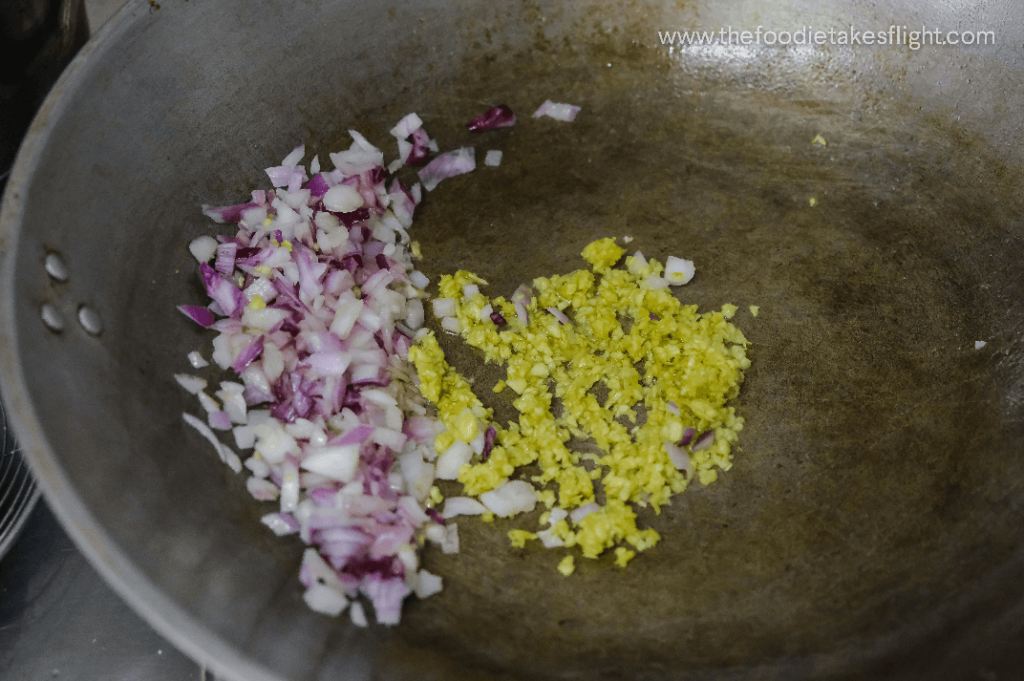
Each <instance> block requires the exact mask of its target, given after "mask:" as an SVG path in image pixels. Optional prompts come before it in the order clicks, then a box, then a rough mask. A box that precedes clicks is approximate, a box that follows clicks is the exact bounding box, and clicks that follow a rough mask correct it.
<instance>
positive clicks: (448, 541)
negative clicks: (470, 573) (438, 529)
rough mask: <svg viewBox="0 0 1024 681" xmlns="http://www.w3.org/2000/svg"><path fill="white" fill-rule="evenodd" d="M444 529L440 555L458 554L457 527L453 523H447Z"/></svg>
mask: <svg viewBox="0 0 1024 681" xmlns="http://www.w3.org/2000/svg"><path fill="white" fill-rule="evenodd" d="M443 529H444V540H443V541H442V542H441V553H447V554H452V553H458V552H459V527H458V525H456V524H455V523H449V524H448V526H447V527H445V528H443Z"/></svg>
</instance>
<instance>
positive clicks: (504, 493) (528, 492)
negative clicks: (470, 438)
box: [453, 445, 537, 518]
mask: <svg viewBox="0 0 1024 681" xmlns="http://www.w3.org/2000/svg"><path fill="white" fill-rule="evenodd" d="M453 446H454V445H453ZM480 501H481V502H483V504H484V506H486V507H487V508H488V510H490V511H491V512H492V513H494V515H496V516H498V517H500V518H507V517H509V516H513V515H516V514H517V513H526V512H529V511H532V510H533V508H534V506H536V505H537V490H535V489H534V488H533V485H531V484H530V483H528V482H526V481H524V480H509V481H508V482H505V483H504V484H502V485H501V486H500V487H498V488H497V489H493V490H491V491H490V492H485V493H484V494H481V495H480Z"/></svg>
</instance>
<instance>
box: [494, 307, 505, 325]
mask: <svg viewBox="0 0 1024 681" xmlns="http://www.w3.org/2000/svg"><path fill="white" fill-rule="evenodd" d="M491 321H492V322H494V323H495V324H497V325H498V326H501V325H502V324H508V321H507V320H506V319H505V316H504V315H503V314H501V313H500V312H497V311H495V312H492V313H491Z"/></svg>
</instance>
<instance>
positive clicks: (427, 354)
mask: <svg viewBox="0 0 1024 681" xmlns="http://www.w3.org/2000/svg"><path fill="white" fill-rule="evenodd" d="M624 252H625V251H623V249H622V248H620V247H619V246H618V245H616V244H615V242H614V240H612V239H601V240H599V241H595V242H594V243H591V244H590V245H588V246H587V247H586V248H585V249H584V250H583V254H582V255H583V257H584V259H586V260H587V262H589V263H590V265H591V269H589V270H588V269H581V270H577V271H575V272H571V273H569V274H564V275H554V276H552V277H540V278H538V279H535V280H534V281H533V293H532V296H531V297H530V298H529V299H528V301H522V300H521V301H520V302H521V304H523V306H524V308H525V311H526V314H527V317H528V319H527V323H525V324H524V323H523V322H522V321H521V320H520V319H519V316H518V315H517V312H516V307H515V305H514V303H513V302H512V301H511V300H507V299H505V298H504V297H497V298H488V297H487V296H486V295H484V294H483V293H482V292H480V291H479V288H480V287H481V286H486V282H485V281H484V280H483V279H481V278H480V277H478V276H477V275H476V274H473V273H471V272H467V271H465V270H462V271H459V272H456V273H455V274H453V275H445V276H443V277H441V280H440V285H439V286H440V296H441V297H442V298H450V299H452V300H454V301H455V303H456V305H455V308H456V311H455V316H456V318H457V319H458V321H459V329H460V335H461V336H462V338H463V339H464V340H465V341H466V342H467V343H469V344H470V345H471V346H473V347H475V348H478V349H480V350H481V351H482V352H483V354H484V357H485V359H486V361H487V362H491V363H497V364H501V365H504V366H505V368H506V376H505V379H504V380H503V381H501V382H499V384H498V385H497V386H495V388H494V390H495V392H499V391H501V392H502V394H503V395H505V396H507V397H508V398H509V399H511V400H512V404H513V406H515V408H516V409H517V410H518V411H519V418H518V422H515V423H509V424H507V426H506V427H502V426H501V425H500V424H496V423H495V424H491V420H492V411H491V410H490V409H487V408H485V407H484V406H483V404H482V403H481V402H480V400H479V399H477V397H476V396H475V395H474V394H473V391H472V389H471V388H470V385H469V383H468V382H467V381H466V380H465V379H464V378H462V377H461V376H460V375H459V373H458V372H457V371H456V370H455V369H454V368H452V367H451V366H450V365H449V364H448V363H447V361H446V360H445V357H444V353H443V351H442V350H441V348H440V346H439V345H438V342H437V338H436V337H435V335H434V334H433V332H428V333H427V334H425V335H424V336H423V337H422V338H421V339H420V340H419V341H418V342H417V344H416V345H415V346H413V348H411V349H410V351H409V359H410V360H411V361H412V362H413V363H414V364H415V366H416V370H417V372H418V374H419V379H420V390H421V392H422V394H423V396H424V397H425V398H427V399H428V400H429V401H430V402H431V403H433V404H434V405H435V406H436V407H437V411H438V416H439V418H440V420H441V422H442V423H443V424H444V426H445V429H446V430H445V431H444V432H442V433H441V434H440V435H438V436H437V438H436V439H435V442H434V446H435V449H436V451H437V453H438V454H439V455H440V454H443V453H444V452H445V451H446V450H447V449H448V448H449V447H451V446H452V445H453V444H454V443H455V442H456V441H457V440H461V441H463V442H470V441H472V440H473V439H474V438H478V437H482V433H483V430H485V429H486V428H487V427H488V426H489V425H494V426H495V427H496V429H497V437H496V441H495V445H494V447H493V448H492V449H491V451H490V454H489V457H488V458H487V460H486V461H482V460H481V458H480V457H479V456H474V457H473V459H472V460H471V461H470V463H467V464H464V465H463V466H462V467H461V468H460V469H459V474H458V481H459V482H460V483H462V485H463V487H464V493H465V494H466V495H468V496H474V497H479V496H480V495H482V494H485V493H487V492H489V491H491V490H494V489H495V488H497V487H499V486H500V485H502V484H503V483H505V482H506V481H508V480H509V479H510V478H511V477H512V476H514V475H516V473H517V470H519V469H521V468H523V467H526V466H531V465H532V466H535V467H536V469H538V470H539V473H538V474H536V475H532V476H530V477H529V478H528V479H529V481H530V482H532V483H533V485H534V486H535V487H536V488H537V490H538V500H539V501H541V502H543V503H545V505H546V506H547V507H548V508H549V509H556V510H557V509H562V511H565V512H567V511H572V510H573V509H576V508H579V507H581V506H584V505H586V504H590V503H592V502H595V501H597V500H598V499H599V497H601V499H600V500H601V502H602V503H601V506H599V507H598V508H597V510H594V511H592V512H591V513H589V514H587V515H585V516H583V517H582V518H581V519H580V520H579V522H571V520H570V519H569V518H565V517H564V513H563V514H562V515H561V516H560V519H559V520H558V522H555V523H554V524H553V525H551V526H550V527H548V526H547V524H548V522H549V514H548V513H545V514H544V515H543V516H542V517H541V523H540V527H538V528H537V530H544V534H545V535H547V539H548V540H549V541H548V542H545V543H546V544H550V543H555V544H558V545H561V546H564V547H566V548H569V549H572V548H573V547H578V549H579V551H580V553H581V554H582V555H583V557H585V558H597V557H598V556H600V555H601V554H602V553H604V552H605V551H607V550H608V549H611V548H613V547H614V549H615V550H614V553H615V557H616V558H615V562H616V564H617V565H619V566H621V567H625V566H626V564H627V563H628V562H629V561H630V560H631V559H632V558H633V557H634V556H635V554H636V552H640V551H645V550H647V549H649V548H651V547H652V546H654V545H655V544H656V543H657V542H658V540H659V539H660V537H659V535H658V533H657V532H656V531H655V530H654V529H651V528H646V529H641V528H639V527H637V524H636V517H637V516H636V511H635V510H634V507H636V506H651V507H652V508H653V509H654V510H655V512H657V513H660V512H661V507H662V506H664V505H665V504H668V503H669V502H670V498H671V497H672V496H673V495H674V494H677V493H679V492H682V491H683V490H684V489H686V487H687V485H688V484H689V483H690V481H691V480H692V478H693V477H697V478H699V480H700V482H701V483H702V484H704V485H708V484H710V483H712V482H714V481H715V480H716V479H717V475H718V473H717V471H718V470H728V469H729V468H730V467H731V465H732V464H731V454H730V452H731V446H732V443H733V442H735V441H736V439H737V434H738V433H739V431H740V430H741V429H742V428H743V419H742V418H741V417H739V416H737V415H736V412H735V408H734V407H732V406H728V402H729V401H730V400H731V399H733V398H735V397H736V396H737V395H738V394H739V389H740V384H741V383H742V381H743V371H744V370H745V369H746V368H747V367H749V366H750V361H749V360H748V359H747V356H746V347H747V345H748V343H747V340H746V338H745V337H744V336H743V333H742V332H741V331H740V330H739V329H738V328H737V327H735V326H733V325H732V324H731V323H730V321H729V320H730V319H731V318H732V317H733V316H734V315H735V313H736V310H737V308H736V306H735V305H730V304H726V305H723V306H722V309H721V310H720V311H717V312H707V313H704V314H700V313H698V312H697V306H696V305H683V304H682V303H681V302H680V301H679V300H678V299H677V298H676V297H675V296H674V295H673V294H672V293H671V291H670V289H668V288H666V286H665V284H664V282H665V281H666V280H665V279H663V278H661V276H660V275H661V273H662V272H663V270H664V268H663V267H662V265H661V264H660V263H658V262H657V261H656V260H653V259H652V260H646V259H644V258H643V256H642V255H640V254H637V255H636V256H627V257H626V258H625V265H626V269H616V268H614V265H615V264H616V263H617V262H618V261H619V260H620V259H621V258H622V255H623V254H624ZM467 287H470V288H469V289H468V293H469V294H470V295H468V296H467V295H466V293H467ZM488 305H490V306H491V310H493V311H496V312H500V313H501V315H502V316H503V317H504V318H505V320H506V323H505V324H502V325H500V326H499V325H496V324H495V323H494V321H492V320H491V318H490V316H489V315H488V314H487V310H485V308H486V307H487V306H488ZM549 308H551V309H557V310H558V311H560V312H561V313H562V314H564V315H565V316H566V317H567V318H569V320H570V322H569V323H568V324H565V323H561V322H560V321H559V319H558V318H557V317H556V316H555V315H554V314H552V313H551V312H549V311H548V309H549ZM596 387H601V388H602V390H600V391H595V390H594V389H595V388H596ZM596 392H601V393H604V394H606V397H605V398H604V400H603V402H602V401H601V400H599V399H598V397H597V394H595V393H596ZM556 400H557V401H558V403H560V405H561V408H560V410H556V412H553V411H552V404H553V403H554V402H555V401H556ZM554 413H559V416H558V417H556V416H554ZM688 428H693V429H694V431H695V432H696V434H697V435H698V437H693V438H692V441H691V442H690V443H689V445H688V446H685V447H682V446H680V447H679V449H680V450H683V451H684V452H685V453H686V454H687V455H688V457H689V464H688V467H689V472H686V470H685V469H686V466H685V465H684V466H683V469H679V468H677V467H676V465H674V464H673V463H672V460H671V459H670V457H669V452H668V449H667V447H666V443H672V444H675V445H678V444H679V443H680V441H681V440H682V439H683V438H684V433H685V432H686V431H687V429H688ZM708 431H714V433H713V439H712V441H711V444H710V446H706V445H707V439H708V436H705V437H700V436H701V435H702V434H706V433H708ZM572 437H576V438H579V439H584V440H590V441H592V442H594V443H596V445H597V446H598V447H599V448H600V450H601V452H602V453H601V454H593V453H580V452H576V451H573V450H572V449H570V448H569V446H568V444H567V443H568V442H569V441H570V439H571V438H572ZM698 442H701V443H702V446H701V447H698V448H697V449H698V451H693V449H694V445H695V444H696V443H698ZM584 463H586V466H585V465H584ZM588 467H589V469H590V470H588ZM517 477H518V478H524V477H525V472H522V471H521V472H520V473H519V474H518V476H517ZM595 482H596V483H597V488H595ZM598 492H601V494H598ZM553 512H554V511H552V513H553ZM539 538H540V537H538V536H537V534H536V533H535V532H533V531H529V530H512V531H511V532H509V540H510V541H511V542H512V544H513V545H514V546H517V547H521V546H524V545H525V544H526V542H527V541H532V540H534V539H539ZM627 547H628V548H627ZM573 569H574V563H573V561H572V555H569V556H566V558H565V560H563V561H562V563H561V564H560V565H559V570H560V571H561V572H562V573H563V574H565V575H569V574H571V573H572V571H573Z"/></svg>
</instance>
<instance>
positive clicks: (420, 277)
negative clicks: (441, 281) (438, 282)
mask: <svg viewBox="0 0 1024 681" xmlns="http://www.w3.org/2000/svg"><path fill="white" fill-rule="evenodd" d="M409 281H411V282H412V285H413V286H415V287H416V288H418V289H425V288H427V285H428V284H430V279H428V278H427V275H425V274H423V273H422V272H420V271H419V270H413V271H412V272H410V273H409Z"/></svg>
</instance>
